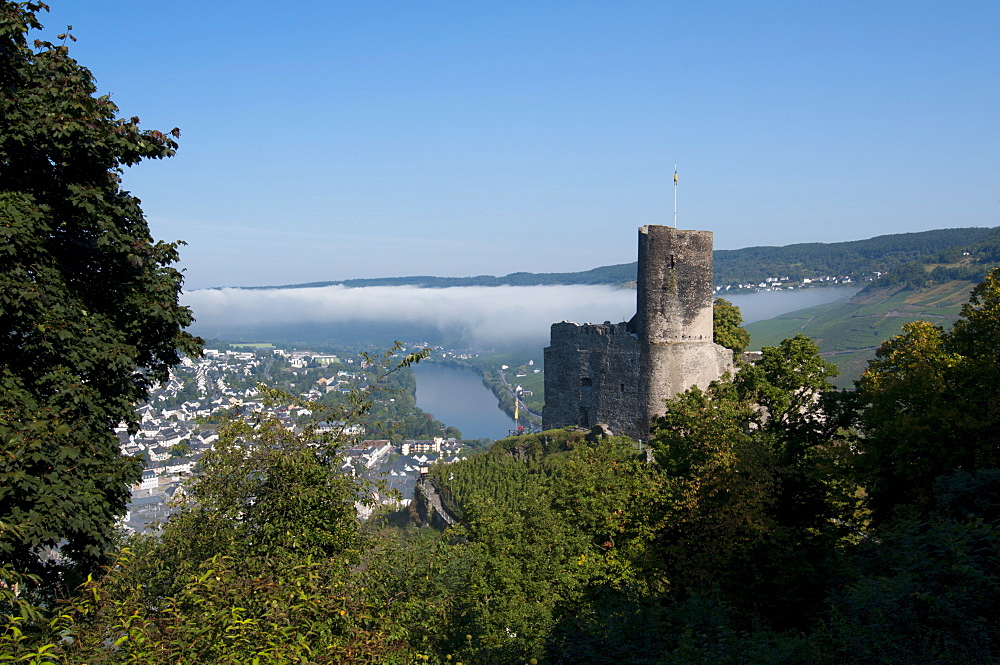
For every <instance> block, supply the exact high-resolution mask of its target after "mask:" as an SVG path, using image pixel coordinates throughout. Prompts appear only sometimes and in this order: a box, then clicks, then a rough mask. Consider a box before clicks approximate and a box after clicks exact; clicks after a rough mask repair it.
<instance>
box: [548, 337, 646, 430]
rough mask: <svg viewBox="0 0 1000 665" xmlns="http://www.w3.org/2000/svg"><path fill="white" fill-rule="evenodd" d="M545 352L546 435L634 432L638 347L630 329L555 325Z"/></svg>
mask: <svg viewBox="0 0 1000 665" xmlns="http://www.w3.org/2000/svg"><path fill="white" fill-rule="evenodd" d="M551 335H552V338H551V344H550V346H548V347H547V348H546V349H545V411H544V413H543V418H542V427H543V428H544V429H553V428H556V427H568V426H571V425H579V426H581V427H591V426H593V425H595V424H597V423H604V424H606V425H608V427H610V428H611V431H612V432H614V433H615V434H624V433H626V432H628V433H632V432H633V431H635V428H636V424H637V419H638V418H639V416H640V414H641V413H642V409H641V408H640V402H639V343H638V340H637V339H636V337H635V335H633V334H632V333H631V332H629V330H628V324H626V323H616V324H612V323H610V322H607V323H604V324H584V325H577V324H575V323H570V322H568V321H563V322H562V323H555V324H553V325H552V332H551Z"/></svg>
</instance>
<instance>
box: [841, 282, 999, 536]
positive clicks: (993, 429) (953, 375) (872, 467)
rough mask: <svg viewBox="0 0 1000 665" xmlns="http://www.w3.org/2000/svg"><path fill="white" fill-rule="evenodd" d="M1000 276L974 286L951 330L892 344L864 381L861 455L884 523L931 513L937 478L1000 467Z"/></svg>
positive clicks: (916, 328) (911, 327)
mask: <svg viewBox="0 0 1000 665" xmlns="http://www.w3.org/2000/svg"><path fill="white" fill-rule="evenodd" d="M998 341H1000V271H998V270H994V271H993V272H992V273H990V275H989V276H988V277H987V279H986V280H984V281H983V282H982V283H980V284H979V285H978V286H977V287H975V289H973V291H972V294H971V296H970V299H969V302H968V303H967V304H966V305H965V306H963V308H962V312H961V318H960V319H959V320H958V321H957V322H956V323H955V326H954V328H953V329H952V330H951V331H945V330H944V329H942V328H941V327H939V326H935V325H933V324H931V323H928V322H926V321H917V322H915V323H911V324H908V325H906V326H904V334H903V335H900V336H897V337H895V338H893V339H890V340H887V341H886V342H884V343H883V344H882V346H881V347H879V349H878V351H877V352H876V357H875V359H874V360H872V362H871V363H870V364H869V367H868V369H867V370H866V371H865V373H864V374H863V375H862V377H861V380H860V381H859V382H858V392H859V395H860V398H861V400H862V402H863V404H864V407H865V408H864V411H863V415H862V423H863V428H864V437H863V439H862V440H861V445H862V449H863V451H864V453H865V454H864V456H863V457H862V458H861V461H862V470H863V472H864V474H865V482H866V485H867V486H868V488H869V492H870V493H871V495H872V500H873V502H874V505H875V508H876V516H877V518H878V519H886V518H888V517H889V516H890V514H891V511H892V509H893V508H894V507H895V506H897V505H900V504H908V505H913V506H917V507H918V508H920V509H921V510H926V509H928V508H929V506H930V505H931V501H932V498H933V487H934V480H935V478H937V477H938V476H940V475H942V474H947V473H951V472H954V471H957V470H964V471H967V472H973V471H977V470H981V469H989V468H997V467H998V466H1000V452H998V451H1000V438H998V436H1000V435H998V431H1000V407H998V405H997V403H996V399H995V391H996V386H997V385H998V382H1000V360H998V356H997V348H998V346H997V343H998Z"/></svg>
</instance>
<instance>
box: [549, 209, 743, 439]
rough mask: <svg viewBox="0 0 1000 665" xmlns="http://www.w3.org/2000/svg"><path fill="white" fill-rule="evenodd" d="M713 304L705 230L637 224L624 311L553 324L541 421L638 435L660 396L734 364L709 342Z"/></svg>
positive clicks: (659, 408) (658, 408)
mask: <svg viewBox="0 0 1000 665" xmlns="http://www.w3.org/2000/svg"><path fill="white" fill-rule="evenodd" d="M712 306H713V289H712V233H711V231H683V230H680V229H675V228H673V227H669V226H643V227H640V228H639V269H638V275H637V294H636V314H635V316H634V317H633V318H632V320H631V321H628V322H622V323H611V322H610V321H606V322H604V323H603V324H593V323H586V324H583V325H578V324H576V323H570V322H568V321H563V322H562V323H554V324H552V331H551V338H550V344H549V346H548V347H547V348H546V349H545V410H544V412H543V418H542V420H543V423H542V427H543V428H544V429H553V428H557V427H568V426H572V425H577V426H581V427H593V426H594V425H596V424H598V423H603V424H605V425H607V426H608V428H609V429H610V430H611V432H612V433H614V434H624V435H626V436H631V437H633V438H636V439H646V438H647V435H648V433H649V427H650V425H651V424H652V423H653V420H654V419H655V418H656V417H657V416H659V415H662V414H663V413H664V405H663V401H664V400H665V399H669V398H672V397H674V396H675V395H677V394H678V393H681V392H684V391H685V390H687V389H688V388H690V387H691V386H698V387H699V388H702V389H704V388H707V387H708V384H709V383H711V382H712V381H714V380H716V379H718V378H719V377H721V376H722V375H723V374H725V373H726V372H730V373H731V372H732V371H733V354H732V351H730V350H729V349H726V348H724V347H721V346H719V345H718V344H715V343H714V342H713V341H712V329H713V308H712Z"/></svg>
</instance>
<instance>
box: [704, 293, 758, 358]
mask: <svg viewBox="0 0 1000 665" xmlns="http://www.w3.org/2000/svg"><path fill="white" fill-rule="evenodd" d="M713 314H714V318H713V325H714V329H713V331H712V332H713V335H712V336H713V338H714V341H715V343H716V344H719V345H720V346H724V347H726V348H727V349H732V351H733V354H734V355H736V356H739V354H741V353H743V352H744V351H746V348H747V347H748V346H750V333H748V332H747V331H746V330H745V329H743V327H742V326H743V314H742V313H741V312H740V308H739V307H737V306H736V305H734V304H733V303H731V302H729V301H728V300H726V299H725V298H716V299H715V307H714V312H713Z"/></svg>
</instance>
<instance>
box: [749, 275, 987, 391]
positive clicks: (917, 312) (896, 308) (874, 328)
mask: <svg viewBox="0 0 1000 665" xmlns="http://www.w3.org/2000/svg"><path fill="white" fill-rule="evenodd" d="M973 286H974V285H973V284H971V283H970V282H964V281H952V282H947V283H945V284H939V285H935V286H933V287H930V288H927V289H919V290H911V289H904V290H898V291H894V290H881V291H873V292H870V293H869V292H862V293H859V294H857V295H856V296H855V297H853V298H851V299H850V300H846V299H845V300H838V301H836V302H832V303H828V304H825V305H819V306H817V307H810V308H808V309H802V310H798V311H796V312H789V313H788V314H782V315H781V316H778V317H776V318H773V319H769V320H767V321H758V322H756V323H752V324H750V325H748V326H747V330H748V331H750V335H751V343H750V349H751V350H760V348H761V347H762V346H774V345H776V344H778V343H779V342H780V341H781V340H782V339H785V338H786V337H794V336H795V335H796V334H798V333H802V334H803V335H807V336H809V337H811V338H813V340H815V342H816V344H817V345H818V346H819V348H820V351H821V352H822V353H823V354H824V356H826V357H827V359H829V360H830V361H832V362H835V363H836V364H837V366H838V367H839V368H840V371H841V376H840V377H838V378H837V381H836V383H837V384H838V385H840V386H841V387H849V386H851V385H853V382H854V380H855V379H857V378H858V377H859V376H861V372H862V371H864V368H865V366H866V364H867V362H868V359H870V358H872V357H873V356H874V354H875V349H876V348H877V347H878V345H879V344H881V343H882V341H884V340H886V339H889V338H890V337H892V336H894V335H898V334H899V333H900V332H901V330H902V327H903V324H904V323H908V322H910V321H918V320H926V321H932V322H934V323H936V324H938V325H941V326H944V327H946V328H947V327H950V326H951V324H952V323H953V322H954V321H955V319H956V318H957V317H958V313H959V310H960V309H961V306H962V305H963V304H964V303H965V302H966V301H967V300H968V298H969V290H970V289H972V287H973Z"/></svg>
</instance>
